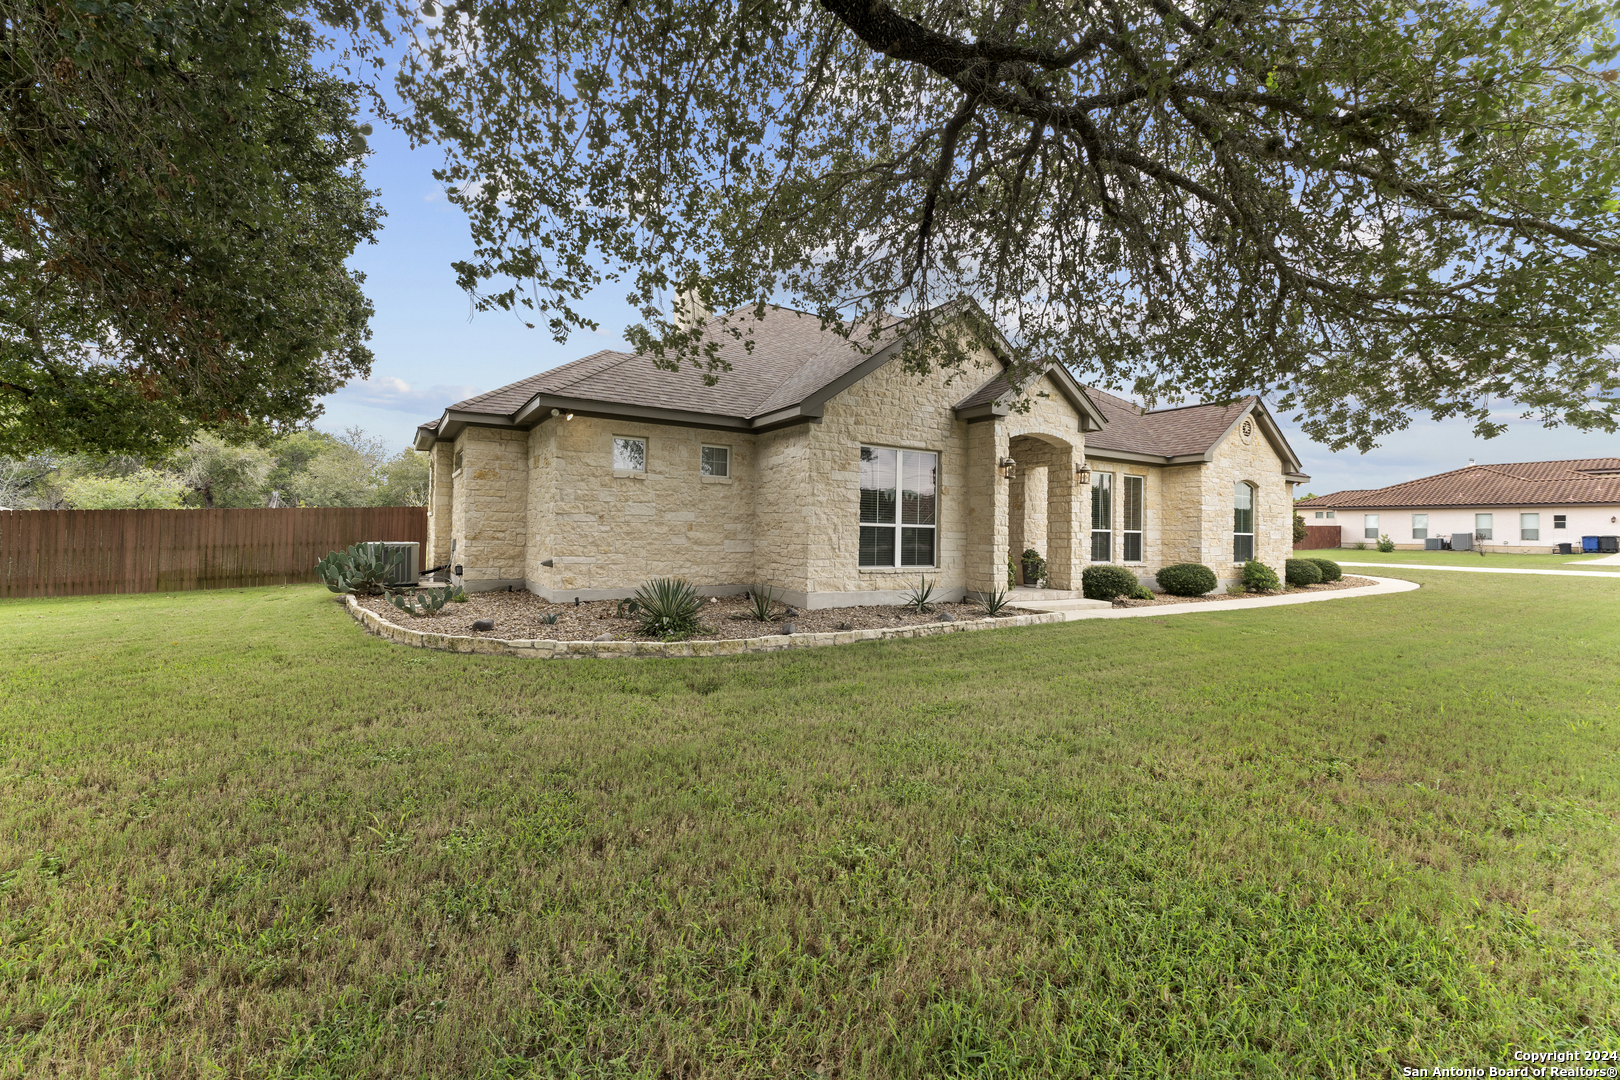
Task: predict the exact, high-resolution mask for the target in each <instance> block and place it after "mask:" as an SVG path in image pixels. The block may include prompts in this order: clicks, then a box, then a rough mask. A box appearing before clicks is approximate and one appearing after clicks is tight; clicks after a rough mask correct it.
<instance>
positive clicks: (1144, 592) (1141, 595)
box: [1131, 585, 1157, 600]
mask: <svg viewBox="0 0 1620 1080" xmlns="http://www.w3.org/2000/svg"><path fill="white" fill-rule="evenodd" d="M1131 599H1132V600H1155V599H1157V597H1155V596H1154V595H1153V590H1152V589H1150V588H1148V587H1147V586H1146V585H1138V586H1137V587H1136V591H1135V592H1133V593H1131Z"/></svg>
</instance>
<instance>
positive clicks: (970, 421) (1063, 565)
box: [416, 307, 1307, 608]
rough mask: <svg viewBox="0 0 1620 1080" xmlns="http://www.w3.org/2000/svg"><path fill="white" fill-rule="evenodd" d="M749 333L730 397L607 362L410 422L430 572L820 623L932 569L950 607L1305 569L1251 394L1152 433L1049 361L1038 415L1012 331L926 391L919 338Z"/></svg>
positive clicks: (887, 595) (1273, 453)
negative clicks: (665, 579)
mask: <svg viewBox="0 0 1620 1080" xmlns="http://www.w3.org/2000/svg"><path fill="white" fill-rule="evenodd" d="M744 325H745V327H747V328H749V337H750V339H751V341H752V349H751V350H749V349H745V347H744V346H743V344H742V343H740V342H737V341H734V340H731V339H730V338H729V337H727V336H725V335H719V334H717V336H716V338H715V340H717V341H719V342H720V354H721V356H722V357H724V358H725V359H726V360H727V361H729V362H730V364H731V366H732V368H731V370H730V371H726V372H722V373H720V374H719V377H718V380H717V381H716V382H715V383H714V384H713V385H705V384H704V381H703V378H702V375H701V373H699V372H698V371H696V370H695V369H693V368H692V367H691V366H690V365H688V366H686V367H685V368H683V369H682V370H680V371H678V372H671V371H667V370H663V369H661V368H658V367H655V366H654V365H653V363H652V361H651V360H650V359H649V358H647V357H644V356H633V355H629V354H626V353H621V352H599V353H595V354H593V355H591V356H587V357H585V358H583V359H581V360H576V361H574V362H573V363H570V364H564V365H562V366H561V367H558V368H554V369H552V370H551V371H547V372H544V373H542V374H540V375H536V376H534V377H533V378H529V379H524V380H523V381H521V382H517V383H513V384H512V385H510V386H506V387H502V388H501V389H499V390H494V391H491V392H489V393H487V394H480V395H479V396H477V397H474V398H469V399H468V400H466V401H462V402H459V403H457V404H455V405H453V406H451V407H450V408H449V409H447V410H445V412H444V414H443V415H442V416H441V417H440V418H439V419H438V420H436V421H433V422H431V423H428V424H424V425H422V426H421V427H420V428H418V429H417V436H416V447H417V449H419V450H427V451H431V453H432V488H431V494H430V496H429V499H428V514H429V518H428V552H427V553H426V555H425V557H426V558H428V559H429V562H428V565H430V566H431V565H441V564H449V565H450V566H452V568H453V572H454V574H455V576H456V580H458V581H460V582H462V583H463V584H464V585H465V586H466V587H467V588H468V589H472V590H478V589H494V588H505V587H507V586H515V587H519V588H526V589H529V590H530V591H532V592H535V593H538V594H539V595H541V596H544V597H546V598H548V599H550V600H553V601H559V600H568V599H571V598H573V597H581V598H583V599H611V598H616V597H624V596H628V595H630V594H631V593H632V592H633V591H634V590H635V589H636V588H637V587H638V586H639V585H640V584H641V583H643V582H644V581H646V580H647V579H649V578H654V577H661V576H669V575H679V576H682V577H685V578H687V579H689V580H690V581H692V582H693V583H694V584H696V585H697V586H698V587H699V590H700V591H701V592H703V593H706V594H717V595H718V594H735V593H740V592H742V591H743V590H744V589H748V588H752V587H755V586H761V585H763V586H769V587H770V588H772V589H774V590H776V591H777V592H778V594H779V595H781V596H782V597H783V598H784V599H785V600H786V601H787V602H789V603H792V604H796V605H798V606H800V607H808V608H822V607H839V606H846V605H854V604H873V603H878V604H881V603H894V602H897V601H899V600H900V599H901V597H902V596H903V595H904V593H905V591H906V589H907V588H908V586H909V585H911V584H912V583H914V582H915V581H916V580H917V578H918V577H919V576H920V575H926V576H927V577H928V578H929V580H930V582H932V583H933V584H935V585H936V586H937V587H938V588H939V589H940V595H941V596H942V598H943V599H955V598H960V597H962V596H963V595H964V594H965V593H983V592H986V591H988V590H992V589H997V588H1003V587H1005V586H1006V584H1007V564H1008V560H1009V559H1015V558H1017V556H1018V555H1019V553H1021V552H1022V551H1023V550H1024V549H1025V548H1027V547H1033V548H1035V549H1037V550H1038V551H1040V553H1041V554H1042V555H1043V556H1045V558H1046V560H1047V565H1048V570H1049V575H1050V586H1051V587H1052V588H1054V589H1069V590H1077V589H1079V587H1080V571H1081V570H1082V569H1083V568H1084V567H1085V566H1086V565H1088V564H1090V563H1093V562H1114V563H1120V564H1123V565H1125V566H1129V567H1130V568H1131V569H1132V570H1134V571H1135V572H1136V573H1137V574H1138V576H1139V577H1140V578H1141V579H1142V580H1144V581H1151V580H1152V575H1153V573H1154V572H1155V571H1157V570H1158V569H1160V568H1161V567H1163V566H1165V565H1168V564H1170V563H1176V562H1202V563H1205V564H1207V565H1209V566H1210V567H1212V568H1213V569H1215V570H1216V572H1217V574H1218V575H1219V576H1220V577H1221V578H1223V579H1226V580H1232V579H1234V578H1235V577H1236V573H1237V569H1238V567H1239V565H1240V564H1241V561H1242V559H1243V558H1245V557H1248V556H1249V555H1250V554H1251V553H1252V554H1253V555H1254V556H1255V557H1257V558H1259V559H1261V560H1262V561H1265V562H1267V563H1269V564H1271V565H1272V566H1273V567H1275V568H1277V569H1279V570H1280V569H1281V567H1282V562H1283V560H1284V559H1285V558H1287V557H1288V554H1289V551H1290V544H1291V536H1292V532H1291V517H1292V495H1293V484H1294V483H1295V482H1297V481H1302V480H1305V479H1307V477H1304V476H1302V475H1300V473H1299V463H1298V460H1297V459H1296V458H1295V456H1294V454H1293V452H1292V451H1291V450H1290V449H1289V448H1288V445H1287V443H1286V442H1285V441H1284V439H1283V437H1282V434H1281V432H1280V431H1279V430H1278V428H1277V425H1276V424H1275V423H1274V422H1273V421H1272V419H1271V416H1270V415H1269V414H1268V413H1267V412H1266V409H1265V407H1264V405H1263V404H1261V403H1260V401H1259V400H1258V399H1256V398H1247V399H1245V400H1243V401H1241V402H1237V403H1235V404H1232V405H1209V406H1194V407H1191V408H1182V409H1166V410H1161V411H1157V412H1150V413H1145V414H1144V413H1143V412H1142V411H1141V410H1139V409H1138V408H1137V407H1136V406H1135V405H1132V404H1131V403H1130V402H1127V401H1124V400H1122V399H1120V398H1116V397H1112V396H1110V395H1108V394H1103V393H1100V392H1097V391H1092V390H1087V389H1085V388H1083V387H1081V386H1080V385H1079V384H1077V383H1076V382H1075V381H1074V379H1073V377H1072V376H1070V375H1069V373H1068V372H1067V371H1066V370H1064V369H1063V368H1062V367H1060V366H1055V365H1054V366H1051V367H1049V368H1047V369H1046V370H1045V371H1044V372H1043V373H1041V374H1040V375H1038V376H1037V377H1036V378H1035V379H1034V380H1033V381H1032V383H1031V384H1030V385H1028V386H1026V387H1025V390H1026V394H1027V396H1026V398H1025V400H1026V401H1027V402H1028V406H1029V407H1028V408H1027V410H1023V411H1021V410H1020V409H1018V408H1017V407H1015V406H1013V405H1012V404H1011V403H1010V401H1011V398H1012V393H1011V390H1012V388H1011V387H1010V386H1009V384H1008V383H1007V382H1006V380H1005V379H1004V378H1003V375H1002V372H1003V370H1004V368H1005V365H1006V363H1007V361H1008V358H1009V355H1010V353H1009V347H1008V345H1007V343H1006V342H1005V341H1004V340H1002V339H1000V338H999V336H997V337H996V340H993V341H983V342H982V343H975V344H974V345H973V348H972V349H971V350H970V351H971V353H972V358H971V361H970V363H969V364H968V366H967V367H965V368H963V369H959V370H956V371H953V372H946V371H939V370H936V371H934V372H933V373H931V374H929V375H927V376H925V377H920V378H919V377H917V376H915V375H912V374H909V373H907V372H905V371H904V370H902V365H901V362H900V359H899V357H900V353H901V349H902V347H903V345H904V344H905V341H906V337H905V335H906V332H907V329H906V326H905V324H903V323H894V324H891V325H888V326H886V327H885V328H884V329H883V331H882V333H881V334H880V335H879V336H878V338H877V339H876V341H875V342H874V343H873V347H872V348H871V349H870V351H869V353H867V354H863V353H862V352H860V351H857V350H856V349H854V348H853V347H852V346H851V345H850V343H849V342H848V341H846V340H845V339H844V338H843V337H842V336H841V335H839V334H838V333H836V332H834V331H833V330H824V329H823V328H822V326H821V322H820V320H819V319H818V318H817V317H816V316H814V315H807V314H804V313H801V312H796V311H792V310H788V309H785V308H775V307H773V308H769V309H767V313H766V315H765V317H764V319H763V320H762V321H760V322H751V321H745V323H744ZM964 325H965V324H964ZM710 326H711V327H713V326H714V324H713V323H711V324H710ZM712 332H714V331H713V330H711V333H712ZM964 332H966V331H964Z"/></svg>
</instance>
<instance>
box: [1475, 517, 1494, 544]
mask: <svg viewBox="0 0 1620 1080" xmlns="http://www.w3.org/2000/svg"><path fill="white" fill-rule="evenodd" d="M1491 521H1492V518H1491V515H1489V514H1475V515H1474V536H1475V538H1477V539H1480V540H1489V539H1490V538H1491Z"/></svg>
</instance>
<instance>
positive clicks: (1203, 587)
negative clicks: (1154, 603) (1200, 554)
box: [1154, 562, 1215, 596]
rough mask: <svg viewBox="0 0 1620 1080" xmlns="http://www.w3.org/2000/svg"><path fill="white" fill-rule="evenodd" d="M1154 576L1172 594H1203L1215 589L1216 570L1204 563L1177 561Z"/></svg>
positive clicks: (1160, 585)
mask: <svg viewBox="0 0 1620 1080" xmlns="http://www.w3.org/2000/svg"><path fill="white" fill-rule="evenodd" d="M1154 576H1155V577H1157V578H1158V579H1159V587H1160V588H1161V589H1163V590H1164V591H1165V592H1167V593H1169V594H1170V595H1171V596H1203V595H1204V594H1205V593H1207V592H1213V591H1214V590H1215V571H1213V570H1211V569H1210V568H1209V567H1207V566H1205V565H1204V564H1203V563H1195V562H1184V563H1176V565H1174V566H1167V567H1165V568H1164V569H1163V570H1160V571H1159V572H1158V573H1157V574H1155V575H1154Z"/></svg>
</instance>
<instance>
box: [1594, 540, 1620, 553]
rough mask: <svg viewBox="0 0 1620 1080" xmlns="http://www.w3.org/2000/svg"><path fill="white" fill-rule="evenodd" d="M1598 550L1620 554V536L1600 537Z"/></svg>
mask: <svg viewBox="0 0 1620 1080" xmlns="http://www.w3.org/2000/svg"><path fill="white" fill-rule="evenodd" d="M1598 550H1599V551H1601V552H1603V553H1604V554H1605V555H1620V536H1600V537H1598Z"/></svg>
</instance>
